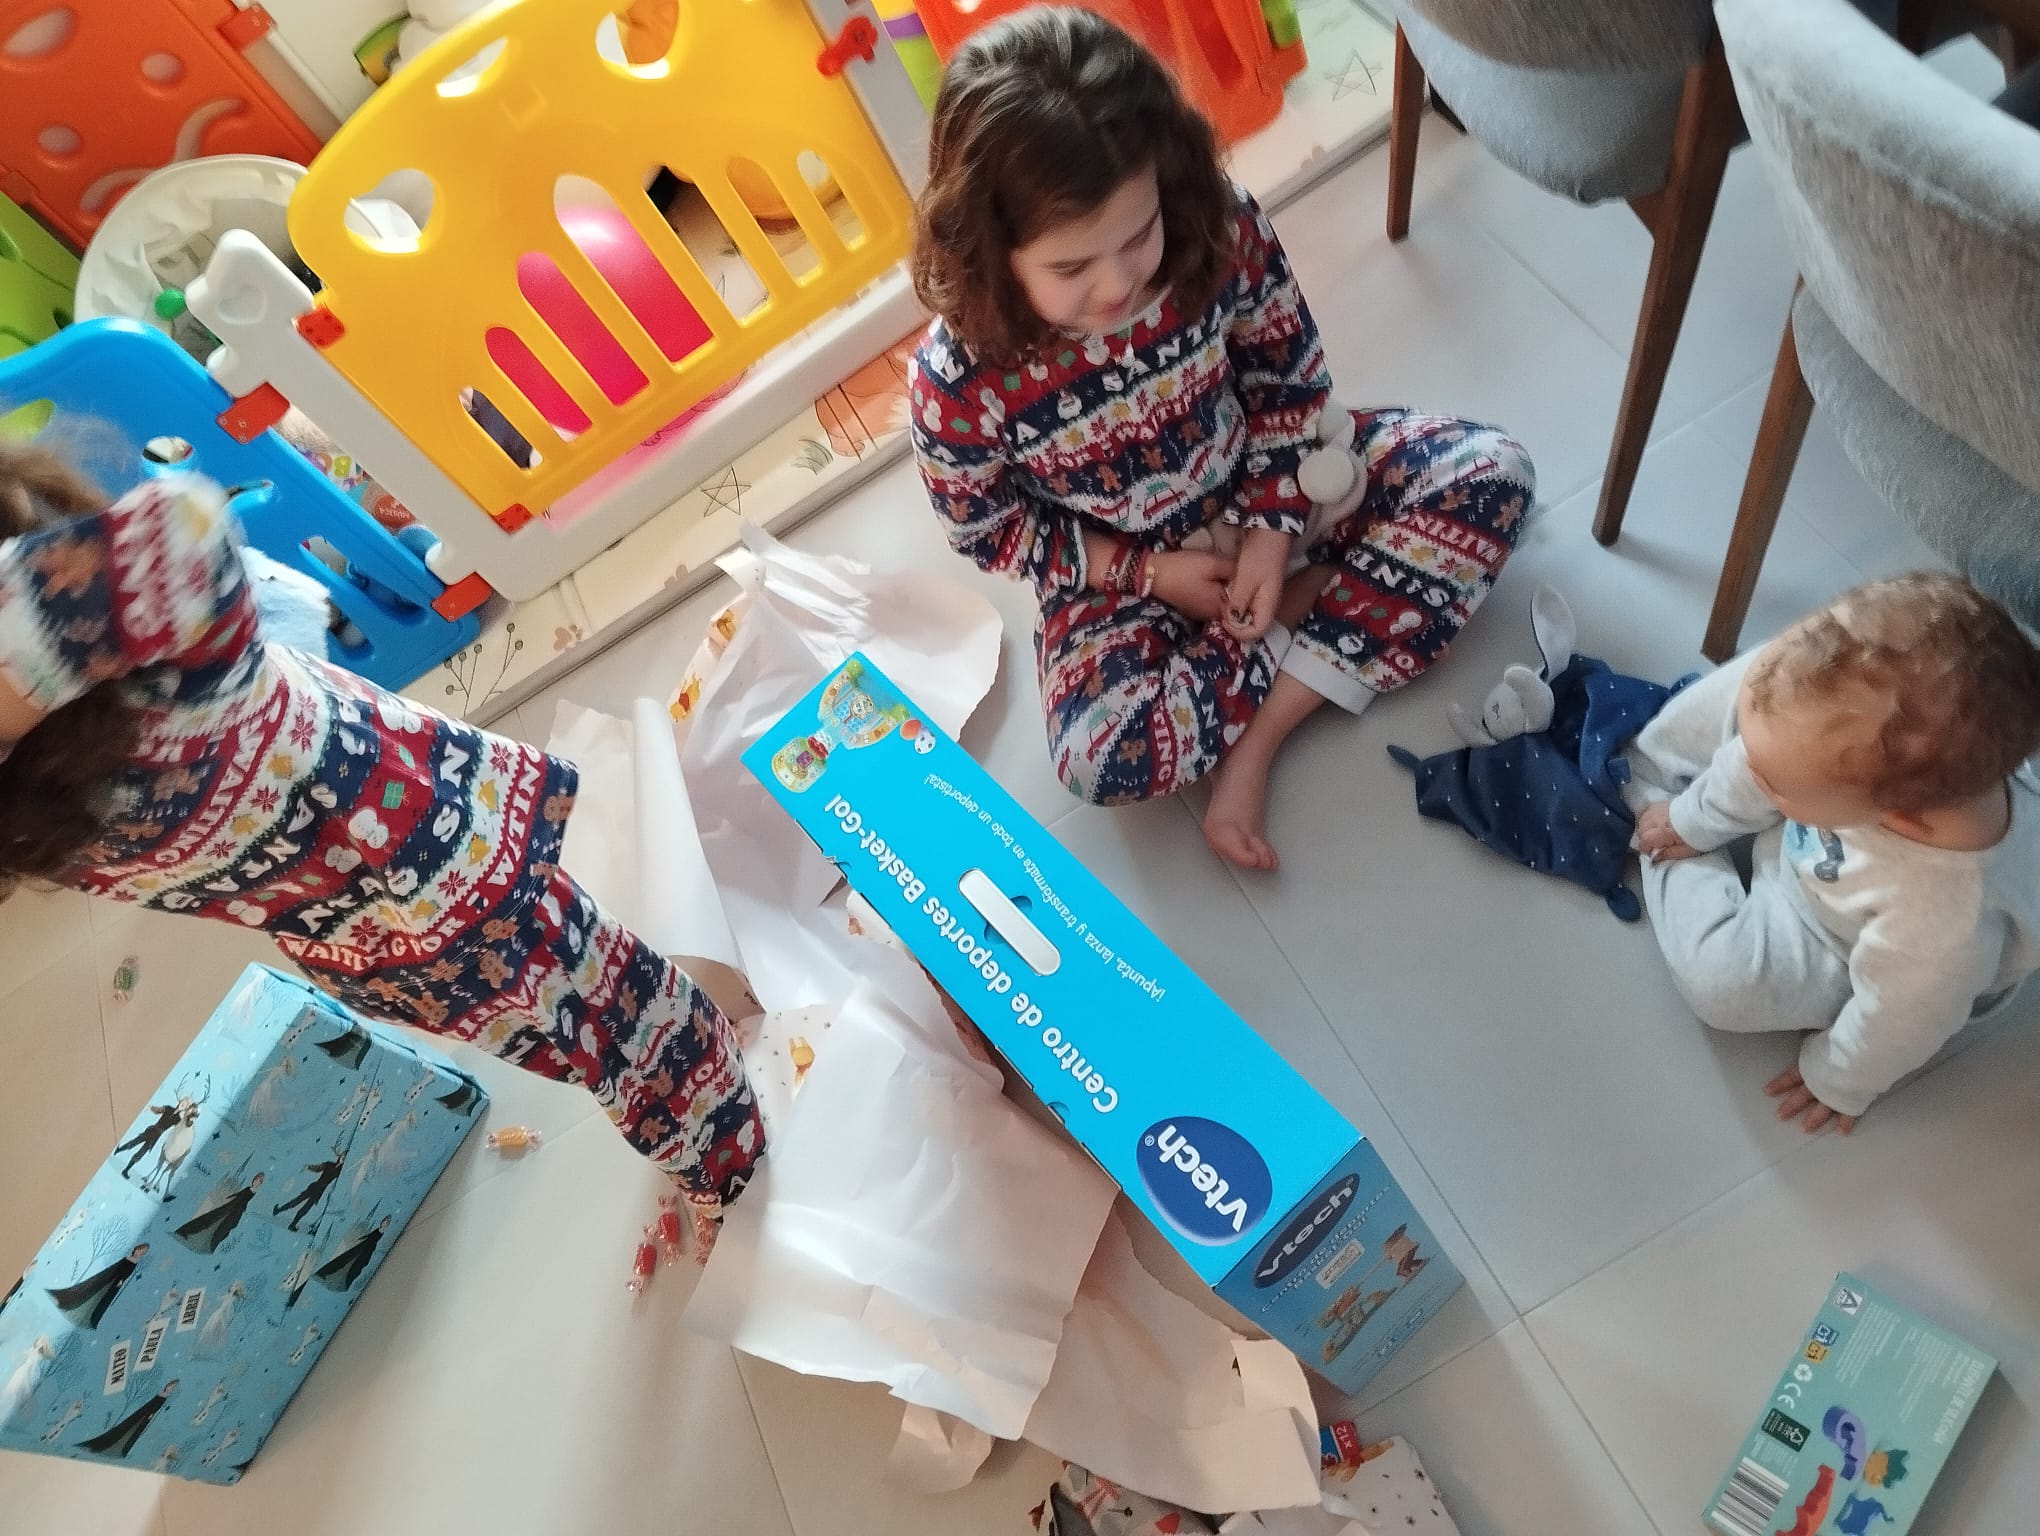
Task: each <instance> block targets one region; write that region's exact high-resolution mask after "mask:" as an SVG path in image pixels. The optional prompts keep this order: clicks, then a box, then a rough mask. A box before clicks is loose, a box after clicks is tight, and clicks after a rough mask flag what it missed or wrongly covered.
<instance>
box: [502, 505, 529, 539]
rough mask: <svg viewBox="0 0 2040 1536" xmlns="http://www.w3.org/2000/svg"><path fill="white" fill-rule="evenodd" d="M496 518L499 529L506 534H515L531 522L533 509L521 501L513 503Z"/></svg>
mask: <svg viewBox="0 0 2040 1536" xmlns="http://www.w3.org/2000/svg"><path fill="white" fill-rule="evenodd" d="M495 516H496V526H497V527H498V528H501V529H502V530H503V531H504V532H505V533H515V532H516V531H517V530H518V529H520V528H522V527H523V526H524V525H525V524H526V523H528V522H530V521H531V509H530V508H529V507H527V506H525V505H524V503H523V502H521V501H513V502H511V503H510V505H509V506H507V507H505V508H504V509H503V510H502V511H500V512H498V513H496V515H495Z"/></svg>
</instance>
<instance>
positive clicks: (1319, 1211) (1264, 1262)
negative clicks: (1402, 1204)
mask: <svg viewBox="0 0 2040 1536" xmlns="http://www.w3.org/2000/svg"><path fill="white" fill-rule="evenodd" d="M1359 1192H1360V1176H1359V1175H1358V1174H1354V1173H1349V1174H1347V1175H1346V1176H1345V1177H1344V1178H1343V1179H1341V1180H1339V1182H1338V1183H1336V1184H1334V1185H1333V1186H1332V1187H1331V1188H1330V1189H1328V1190H1326V1191H1325V1192H1324V1193H1323V1194H1322V1195H1320V1196H1319V1197H1318V1198H1317V1199H1315V1200H1313V1201H1312V1202H1311V1203H1310V1204H1309V1205H1307V1206H1306V1207H1304V1209H1303V1211H1302V1212H1301V1213H1300V1214H1299V1215H1298V1216H1297V1218H1296V1220H1294V1221H1292V1222H1291V1223H1290V1224H1289V1225H1288V1226H1286V1227H1284V1228H1283V1229H1282V1233H1281V1235H1280V1236H1278V1237H1276V1238H1273V1239H1271V1240H1270V1242H1269V1244H1268V1246H1267V1247H1266V1248H1265V1249H1263V1250H1262V1252H1261V1262H1260V1263H1259V1264H1257V1265H1256V1266H1254V1287H1255V1289H1257V1290H1262V1289H1266V1288H1267V1287H1268V1286H1271V1285H1273V1284H1275V1282H1276V1281H1278V1280H1280V1279H1281V1278H1282V1277H1283V1276H1284V1275H1286V1274H1289V1273H1290V1272H1291V1271H1292V1270H1294V1269H1295V1268H1296V1267H1297V1266H1298V1265H1299V1264H1301V1263H1302V1262H1303V1261H1304V1260H1305V1259H1307V1258H1309V1257H1310V1255H1311V1251H1312V1250H1313V1249H1315V1248H1316V1247H1317V1245H1318V1244H1319V1243H1322V1242H1323V1241H1324V1240H1325V1239H1326V1238H1327V1237H1329V1236H1331V1234H1332V1229H1333V1228H1335V1227H1336V1226H1338V1224H1339V1217H1340V1216H1341V1215H1342V1214H1343V1213H1344V1212H1345V1209H1346V1207H1347V1206H1349V1205H1351V1204H1352V1203H1353V1197H1354V1195H1356V1194H1358V1193H1359Z"/></svg>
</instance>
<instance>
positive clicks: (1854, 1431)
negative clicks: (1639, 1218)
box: [1706, 1274, 1997, 1536]
mask: <svg viewBox="0 0 2040 1536" xmlns="http://www.w3.org/2000/svg"><path fill="white" fill-rule="evenodd" d="M1996 1369H1997V1361H1995V1360H1993V1359H1992V1358H1991V1357H1990V1356H1989V1355H1986V1354H1984V1353H1983V1352H1982V1351H1980V1350H1977V1349H1975V1348H1973V1347H1971V1346H1970V1345H1968V1344H1965V1343H1963V1341H1962V1340H1960V1339H1958V1338H1956V1337H1955V1336H1954V1335H1953V1334H1951V1333H1948V1332H1946V1331H1944V1330H1942V1329H1940V1328H1937V1327H1935V1326H1934V1325H1933V1324H1932V1323H1930V1322H1928V1321H1927V1320H1926V1319H1925V1318H1923V1317H1921V1316H1920V1315H1919V1314H1918V1313H1916V1312H1913V1311H1911V1310H1909V1309H1908V1308H1906V1307H1903V1306H1900V1305H1899V1304H1898V1303H1897V1302H1895V1301H1892V1300H1890V1299H1889V1298H1887V1297H1884V1296H1880V1295H1878V1294H1877V1292H1875V1291H1873V1290H1872V1289H1870V1287H1869V1286H1867V1285H1865V1284H1864V1283H1863V1282H1862V1281H1860V1280H1858V1279H1857V1278H1856V1277H1855V1276H1854V1275H1848V1274H1844V1275H1837V1276H1836V1277H1835V1283H1834V1288H1833V1289H1832V1290H1831V1291H1829V1292H1828V1298H1827V1304H1826V1305H1825V1306H1823V1307H1822V1308H1821V1309H1820V1315H1819V1316H1818V1317H1816V1318H1814V1320H1813V1326H1812V1327H1811V1328H1809V1329H1808V1330H1807V1333H1806V1337H1805V1338H1804V1339H1803V1340H1802V1341H1801V1343H1800V1346H1799V1348H1798V1349H1797V1350H1795V1351H1794V1352H1793V1355H1792V1359H1791V1360H1790V1361H1789V1362H1788V1363H1787V1364H1786V1367H1785V1371H1784V1374H1783V1375H1781V1376H1780V1377H1779V1378H1778V1386H1777V1389H1776V1390H1775V1391H1774V1392H1773V1393H1772V1394H1771V1400H1770V1401H1769V1402H1768V1403H1766V1404H1765V1405H1764V1411H1763V1412H1762V1413H1761V1414H1760V1415H1759V1416H1758V1418H1757V1422H1756V1424H1755V1426H1754V1427H1753V1428H1752V1429H1751V1430H1750V1432H1749V1435H1748V1436H1747V1437H1746V1438H1745V1439H1744V1441H1743V1444H1742V1447H1741V1449H1740V1450H1738V1451H1737V1453H1736V1461H1735V1465H1734V1466H1732V1467H1730V1468H1729V1470H1728V1475H1727V1476H1726V1477H1724V1478H1723V1479H1722V1481H1721V1486H1720V1487H1719V1488H1718V1489H1716V1490H1715V1494H1714V1499H1713V1502H1712V1503H1710V1504H1709V1505H1708V1506H1707V1517H1706V1518H1707V1529H1708V1530H1709V1531H1712V1532H1718V1533H1719V1536H1772V1533H1773V1532H1780V1531H1782V1532H1784V1533H1786V1536H1816V1533H1818V1536H1872V1533H1876V1536H1906V1532H1908V1531H1909V1530H1911V1529H1912V1525H1913V1521H1914V1520H1915V1519H1917V1518H1918V1516H1919V1513H1920V1506H1921V1505H1922V1504H1923V1503H1925V1501H1926V1497H1927V1493H1928V1490H1930V1489H1931V1488H1932V1487H1933V1486H1934V1479H1935V1478H1937V1477H1939V1476H1940V1475H1941V1467H1942V1465H1943V1464H1944V1463H1945V1462H1946V1461H1947V1459H1948V1452H1949V1450H1950V1449H1951V1448H1953V1446H1954V1444H1955V1440H1956V1438H1957V1437H1958V1436H1959V1435H1960V1434H1961V1433H1962V1426H1963V1425H1964V1424H1966V1423H1968V1422H1969V1415H1970V1411H1971V1410H1972V1409H1974V1408H1975V1407H1976V1400H1977V1398H1978V1397H1979V1396H1980V1395H1981V1394H1982V1392H1983V1389H1984V1386H1985V1384H1986V1383H1988V1382H1989V1380H1990V1378H1991V1373H1992V1372H1993V1371H1995V1370H1996Z"/></svg>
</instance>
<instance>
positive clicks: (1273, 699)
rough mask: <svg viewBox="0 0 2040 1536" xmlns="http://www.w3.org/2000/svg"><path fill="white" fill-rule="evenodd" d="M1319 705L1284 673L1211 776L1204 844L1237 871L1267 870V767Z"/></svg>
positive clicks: (1318, 698)
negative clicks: (1263, 828)
mask: <svg viewBox="0 0 2040 1536" xmlns="http://www.w3.org/2000/svg"><path fill="white" fill-rule="evenodd" d="M1322 703H1324V695H1322V694H1320V693H1316V692H1313V691H1312V690H1311V689H1310V688H1309V687H1308V686H1306V685H1305V684H1303V683H1300V682H1298V681H1297V680H1296V679H1295V678H1294V677H1292V676H1290V674H1289V673H1287V672H1278V673H1276V675H1275V683H1274V686H1273V687H1271V688H1270V689H1269V690H1268V697H1267V698H1265V699H1263V700H1262V701H1261V707H1260V708H1259V709H1257V710H1255V711H1254V718H1253V719H1252V720H1250V721H1248V722H1247V728H1246V730H1245V731H1244V732H1243V733H1242V734H1241V736H1240V739H1239V740H1238V741H1236V742H1234V743H1233V746H1232V749H1231V750H1230V751H1229V752H1227V753H1226V754H1225V756H1224V757H1222V758H1221V759H1219V764H1218V766H1217V767H1216V768H1214V769H1213V770H1212V773H1211V808H1210V809H1209V810H1207V811H1206V812H1205V813H1204V840H1205V841H1206V842H1207V843H1209V844H1211V851H1212V852H1213V853H1215V854H1217V855H1218V856H1219V857H1220V858H1221V859H1224V860H1225V861H1226V862H1227V863H1229V864H1237V865H1238V866H1239V867H1240V868H1241V869H1263V870H1272V869H1274V868H1275V866H1276V864H1277V862H1278V861H1277V860H1276V857H1275V849H1274V847H1273V846H1272V845H1271V844H1270V843H1269V841H1268V838H1267V836H1266V834H1265V833H1264V832H1263V831H1262V823H1263V819H1264V817H1265V816H1266V813H1267V808H1268V769H1269V768H1270V767H1271V766H1272V765H1273V764H1274V761H1275V753H1276V751H1277V749H1279V748H1280V747H1281V745H1282V743H1283V742H1285V741H1287V740H1288V739H1289V733H1290V732H1291V731H1293V730H1295V729H1296V728H1297V727H1298V726H1299V725H1301V724H1303V722H1304V721H1305V720H1306V719H1308V718H1309V717H1310V715H1311V714H1312V712H1313V711H1315V710H1316V709H1317V707H1318V706H1319V705H1320V704H1322Z"/></svg>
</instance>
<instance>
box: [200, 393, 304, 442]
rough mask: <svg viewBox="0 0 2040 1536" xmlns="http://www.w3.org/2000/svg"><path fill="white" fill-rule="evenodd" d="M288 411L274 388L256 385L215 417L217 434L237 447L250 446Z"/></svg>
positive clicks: (287, 402) (288, 403)
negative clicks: (237, 445)
mask: <svg viewBox="0 0 2040 1536" xmlns="http://www.w3.org/2000/svg"><path fill="white" fill-rule="evenodd" d="M289 409H290V402H289V401H288V400H286V399H284V398H283V396H282V394H281V393H280V392H279V391H278V390H277V388H276V386H275V385H274V384H262V385H258V386H257V387H255V388H254V389H251V390H249V391H248V393H247V394H245V395H242V396H241V397H240V398H238V399H237V400H235V401H234V403H233V404H232V405H230V406H228V407H227V408H226V409H225V410H224V411H221V412H220V414H219V418H218V419H219V424H220V430H221V431H222V432H225V433H226V434H227V436H229V437H231V438H232V439H233V440H234V441H235V442H237V443H252V442H254V441H255V439H256V438H258V437H260V436H261V435H262V434H263V433H265V432H267V431H268V430H269V429H270V428H271V427H273V426H275V425H276V424H277V423H278V422H279V421H281V420H283V413H284V412H285V411H287V410H289Z"/></svg>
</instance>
